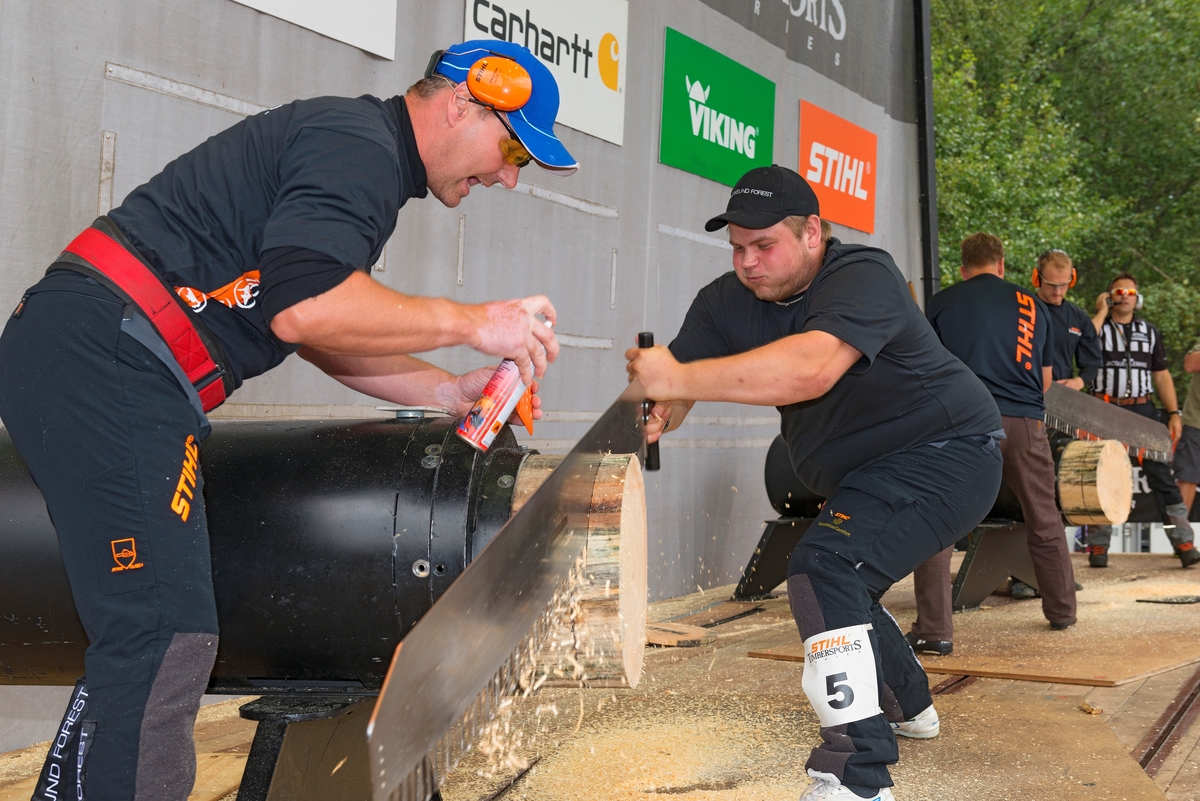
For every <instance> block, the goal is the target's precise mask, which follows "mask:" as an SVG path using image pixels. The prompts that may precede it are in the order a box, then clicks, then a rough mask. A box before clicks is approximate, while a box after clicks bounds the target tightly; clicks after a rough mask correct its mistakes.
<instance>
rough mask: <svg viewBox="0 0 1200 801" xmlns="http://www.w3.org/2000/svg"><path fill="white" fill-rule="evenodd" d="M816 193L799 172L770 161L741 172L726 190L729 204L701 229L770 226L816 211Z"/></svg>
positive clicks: (818, 210) (818, 209)
mask: <svg viewBox="0 0 1200 801" xmlns="http://www.w3.org/2000/svg"><path fill="white" fill-rule="evenodd" d="M820 213H821V207H820V204H819V203H818V202H817V194H816V192H813V190H812V187H811V186H809V185H808V181H805V180H804V179H803V178H801V177H800V175H799V174H798V173H796V172H793V171H792V170H789V169H788V168H787V167H780V166H779V165H778V164H772V165H771V166H770V167H755V168H754V169H753V170H751V171H750V172H748V173H746V174H745V175H743V176H742V177H741V178H740V179H739V180H738V182H737V186H735V187H734V188H733V191H732V192H730V193H729V205H728V206H726V207H725V213H724V214H718V215H717V216H716V217H713V218H712V219H711V220H709V221H708V222H706V223H705V224H704V230H705V231H716V230H719V229H721V228H724V227H725V226H726V225H728V224H729V223H733V224H734V225H740V226H742V227H743V228H770V227H771V226H772V225H775V224H776V223H778V222H782V221H783V220H784V218H786V217H807V216H809V215H810V214H818V215H819V214H820Z"/></svg>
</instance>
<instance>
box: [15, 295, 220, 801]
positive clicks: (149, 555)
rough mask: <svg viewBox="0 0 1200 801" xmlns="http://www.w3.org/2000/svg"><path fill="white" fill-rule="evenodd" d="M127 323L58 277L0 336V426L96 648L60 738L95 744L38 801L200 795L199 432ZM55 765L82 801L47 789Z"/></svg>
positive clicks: (204, 645)
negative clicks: (49, 529) (49, 527)
mask: <svg viewBox="0 0 1200 801" xmlns="http://www.w3.org/2000/svg"><path fill="white" fill-rule="evenodd" d="M132 313H134V312H133V310H132V309H128V310H127V309H125V307H124V306H123V304H122V303H121V301H120V300H118V299H117V298H116V296H114V295H113V294H112V293H111V292H109V291H108V290H107V289H105V288H104V287H102V286H100V285H99V284H97V283H96V282H94V281H92V280H91V279H89V278H85V277H83V276H81V275H78V274H75V273H68V272H54V273H51V274H50V275H48V276H47V277H46V278H44V279H43V280H42V281H41V282H40V283H38V284H37V285H36V286H34V287H33V288H32V289H31V290H30V292H29V295H28V298H27V300H26V302H25V303H24V306H23V308H22V309H21V312H20V315H19V316H11V317H10V318H9V320H8V321H7V324H6V325H5V328H4V333H3V335H2V336H0V418H2V419H3V421H4V424H5V426H6V427H7V428H8V431H9V433H10V434H11V436H12V439H13V442H14V444H15V445H16V447H17V450H18V451H19V452H20V453H21V456H22V458H23V459H24V460H25V463H26V465H27V466H28V467H29V470H30V473H32V475H33V478H34V480H35V481H36V482H37V485H38V487H39V488H40V489H41V491H42V495H43V496H44V497H45V499H46V507H47V509H48V511H49V513H50V518H51V520H52V521H53V523H54V527H55V530H56V532H57V534H58V540H59V545H60V547H61V550H62V556H63V563H64V564H65V566H66V570H67V576H68V578H69V579H70V583H71V592H72V594H73V596H74V598H75V604H76V608H77V610H78V612H79V617H80V619H81V621H82V622H83V627H84V630H85V631H86V633H87V635H88V640H89V642H90V645H89V646H88V649H87V652H86V655H85V667H86V705H85V708H82V712H81V715H82V718H83V720H82V721H78V720H71V724H72V725H71V726H66V723H67V722H68V719H69V718H71V715H72V712H73V711H74V712H79V710H80V707H78V706H77V707H76V708H75V710H68V716H67V718H64V729H63V731H67V730H70V731H72V732H74V733H75V735H74V736H75V737H76V741H78V733H79V732H83V733H84V734H85V735H86V737H87V738H88V739H89V740H90V742H88V743H86V744H85V745H86V748H83V749H81V748H66V749H57V750H58V751H59V752H60V753H58V754H57V755H56V749H52V750H51V753H50V755H49V757H48V760H47V763H46V767H45V769H44V771H43V782H42V784H41V785H40V786H39V790H38V794H35V796H34V797H35V799H38V798H41V797H49V798H63V797H66V796H67V795H69V796H70V797H71V798H79V797H83V798H86V799H87V801H130V800H131V799H137V800H138V801H140V800H141V799H151V798H153V799H179V800H180V801H183V799H186V798H187V796H188V793H189V792H190V790H191V788H192V784H193V782H194V779H195V769H196V766H195V747H194V744H193V741H192V726H193V724H194V721H195V716H196V711H197V709H198V708H199V702H200V696H201V695H202V694H203V692H204V689H205V687H206V686H207V684H208V676H209V674H210V673H211V671H212V665H213V662H214V660H215V657H216V650H217V635H216V632H217V615H216V604H215V601H214V599H213V589H212V575H211V574H212V566H211V562H210V559H209V548H208V529H207V525H206V522H205V517H204V497H203V486H204V481H203V477H202V475H201V472H200V467H199V440H200V438H201V433H202V431H207V424H206V421H204V420H203V419H202V417H201V415H199V414H198V413H197V412H196V410H195V409H194V408H193V407H192V405H191V404H190V402H189V400H188V398H187V396H186V395H185V393H184V390H183V389H182V388H181V387H180V385H179V384H178V383H177V382H176V380H175V378H174V377H173V376H172V374H171V372H170V371H169V370H168V369H167V367H166V365H164V364H163V363H162V362H161V361H159V360H158V359H157V358H156V357H155V356H154V355H153V354H152V353H151V352H150V351H149V350H147V349H146V348H145V347H143V346H142V345H141V344H139V343H138V342H137V341H135V340H134V339H133V338H132V337H130V336H129V335H127V334H124V333H122V330H121V321H122V317H123V316H127V315H129V314H132ZM74 700H75V703H76V704H78V703H79V701H80V699H79V697H78V693H76V698H75V699H74ZM78 716H79V715H76V717H78ZM64 753H65V754H66V755H67V757H69V758H68V763H69V764H67V765H66V767H68V768H72V769H73V767H74V766H75V765H78V766H79V767H81V770H80V776H79V779H78V781H79V785H80V786H81V787H82V790H83V792H82V795H81V794H80V793H79V792H78V790H79V787H76V786H72V787H69V788H64V787H61V786H52V785H49V784H48V782H49V779H52V778H54V777H55V776H60V777H61V776H62V775H63V770H64V765H62V764H57V763H55V759H57V758H59V757H62V756H63V754H64ZM81 754H82V755H85V757H86V758H81V757H80V756H79V755H81ZM72 776H73V773H72ZM72 784H74V779H73V778H72Z"/></svg>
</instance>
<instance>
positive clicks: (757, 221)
mask: <svg viewBox="0 0 1200 801" xmlns="http://www.w3.org/2000/svg"><path fill="white" fill-rule="evenodd" d="M787 217H788V215H786V214H779V213H777V212H771V211H747V210H745V209H739V210H737V211H727V212H725V213H724V214H718V215H717V216H716V217H713V218H712V219H711V220H709V221H708V222H706V223H705V224H704V230H705V231H719V230H720V229H722V228H724V227H725V226H726V225H728V224H729V223H733V224H734V225H740V226H741V227H743V228H770V227H771V226H772V225H775V224H776V223H781V222H783V221H784V220H785V219H787Z"/></svg>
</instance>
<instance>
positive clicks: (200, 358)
mask: <svg viewBox="0 0 1200 801" xmlns="http://www.w3.org/2000/svg"><path fill="white" fill-rule="evenodd" d="M66 252H68V253H74V254H75V255H76V256H79V257H80V258H82V259H84V260H85V261H87V262H88V264H90V265H91V266H92V267H93V268H95V269H96V270H98V271H99V272H100V273H102V274H103V275H105V276H106V277H107V278H108V279H109V280H110V281H112V282H113V283H114V284H116V285H117V286H118V287H120V288H121V289H122V290H123V291H124V292H125V294H127V295H128V296H129V298H130V299H131V300H132V301H133V302H134V303H135V304H137V307H138V308H139V309H141V310H142V312H143V313H144V314H145V315H146V316H147V317H148V318H149V319H150V323H151V324H152V325H153V326H154V328H155V330H157V331H158V333H159V334H160V335H161V336H162V338H163V340H164V341H165V342H166V343H167V347H169V348H170V349H171V353H172V354H173V355H174V356H175V360H176V361H177V362H179V366H180V367H181V368H183V372H184V374H185V375H187V378H188V381H191V382H192V386H193V387H195V388H196V392H197V393H198V394H199V395H200V403H201V405H202V406H203V407H204V411H206V412H207V411H210V410H212V409H215V408H216V407H218V406H220V405H221V404H222V403H224V402H225V382H224V381H222V380H221V378H222V376H223V375H224V373H225V371H224V370H222V369H221V368H220V367H218V366H217V363H216V362H215V361H214V360H213V358H212V356H211V355H209V352H208V348H206V347H204V342H203V341H202V340H201V339H200V334H199V333H197V331H196V326H194V325H192V321H191V320H189V319H188V318H187V313H186V312H185V311H184V310H183V308H182V307H180V305H179V302H178V301H177V300H175V298H174V297H173V296H172V295H171V293H170V291H169V290H168V289H167V288H166V287H165V286H164V285H163V283H162V281H161V280H159V278H158V276H156V275H155V274H154V273H153V272H151V271H150V269H149V268H148V267H146V265H144V264H142V263H141V262H140V261H138V259H137V257H136V256H134V255H133V254H132V253H130V252H129V251H128V250H126V249H125V248H123V247H121V245H120V244H119V243H118V242H117V241H116V240H114V239H113V238H112V237H110V236H108V235H106V234H105V233H104V232H102V231H98V230H97V229H95V228H88V229H86V230H85V231H84V232H83V233H81V234H80V235H79V236H77V237H75V239H74V241H72V242H71V244H69V245H67V250H66Z"/></svg>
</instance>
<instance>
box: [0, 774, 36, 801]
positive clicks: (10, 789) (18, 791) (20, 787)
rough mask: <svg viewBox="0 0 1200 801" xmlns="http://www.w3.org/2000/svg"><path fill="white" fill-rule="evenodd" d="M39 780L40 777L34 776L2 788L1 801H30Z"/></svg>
mask: <svg viewBox="0 0 1200 801" xmlns="http://www.w3.org/2000/svg"><path fill="white" fill-rule="evenodd" d="M37 780H38V777H37V776H36V775H34V776H30V777H29V778H28V779H22V780H21V781H19V782H14V783H13V784H9V785H6V786H4V787H0V801H29V797H30V796H32V795H33V789H34V787H35V786H36V785H37Z"/></svg>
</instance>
